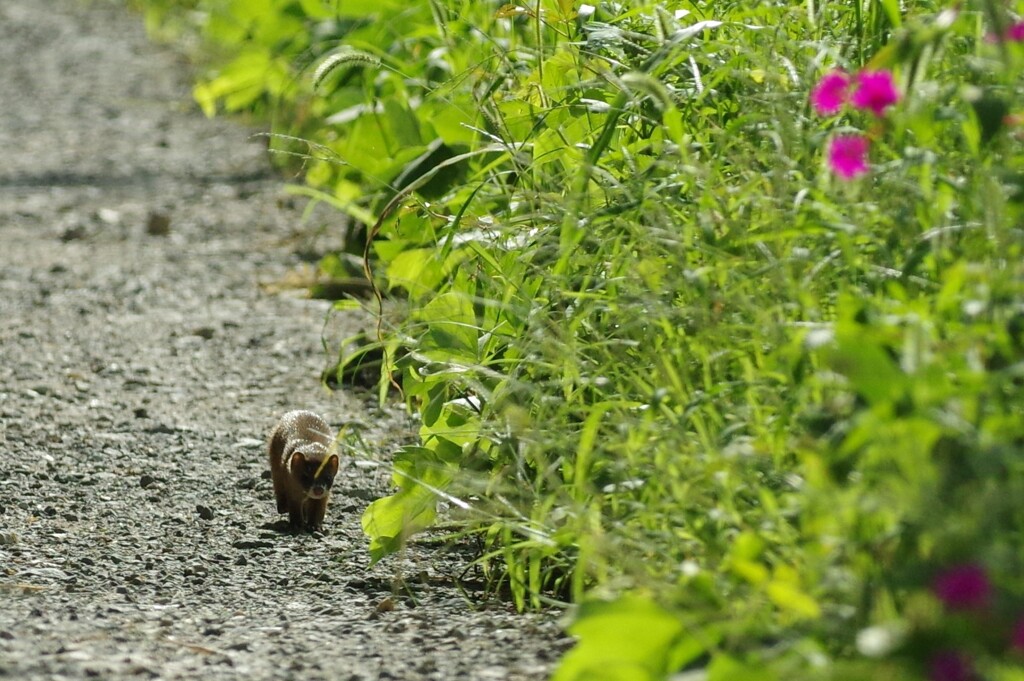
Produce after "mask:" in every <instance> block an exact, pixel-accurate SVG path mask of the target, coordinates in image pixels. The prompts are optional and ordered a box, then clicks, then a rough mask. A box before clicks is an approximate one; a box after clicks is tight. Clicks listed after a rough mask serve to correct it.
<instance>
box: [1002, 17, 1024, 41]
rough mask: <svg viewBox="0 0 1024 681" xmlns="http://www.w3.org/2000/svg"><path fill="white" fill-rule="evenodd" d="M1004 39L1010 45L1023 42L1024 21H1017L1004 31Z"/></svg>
mask: <svg viewBox="0 0 1024 681" xmlns="http://www.w3.org/2000/svg"><path fill="white" fill-rule="evenodd" d="M1006 39H1007V40H1008V41H1010V42H1011V43H1021V42H1024V21H1018V22H1017V23H1015V24H1014V25H1013V26H1011V27H1010V28H1008V29H1006Z"/></svg>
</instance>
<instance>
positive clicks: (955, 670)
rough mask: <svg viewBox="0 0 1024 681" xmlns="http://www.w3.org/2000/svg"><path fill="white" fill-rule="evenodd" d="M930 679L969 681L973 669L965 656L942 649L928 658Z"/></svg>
mask: <svg viewBox="0 0 1024 681" xmlns="http://www.w3.org/2000/svg"><path fill="white" fill-rule="evenodd" d="M928 678H929V680H930V681H971V679H973V678H974V670H973V669H971V662H970V660H968V659H967V658H966V657H964V656H963V655H961V654H960V653H957V652H955V651H952V650H943V651H941V652H938V653H935V654H934V655H932V657H931V659H930V660H928Z"/></svg>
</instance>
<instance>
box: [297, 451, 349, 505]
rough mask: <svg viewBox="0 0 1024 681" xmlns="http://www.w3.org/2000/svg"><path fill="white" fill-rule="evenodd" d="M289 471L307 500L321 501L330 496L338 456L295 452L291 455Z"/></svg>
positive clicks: (336, 471)
mask: <svg viewBox="0 0 1024 681" xmlns="http://www.w3.org/2000/svg"><path fill="white" fill-rule="evenodd" d="M289 469H290V470H291V474H292V475H293V476H294V477H295V479H296V480H298V481H299V484H300V485H301V486H302V490H303V491H304V492H305V493H306V497H307V498H308V499H323V498H324V497H326V496H327V495H328V494H330V492H331V485H333V484H334V476H335V475H337V474H338V455H337V454H331V455H330V456H326V455H324V454H323V453H322V452H306V453H304V452H303V451H297V452H295V453H294V454H292V458H291V462H290V465H289Z"/></svg>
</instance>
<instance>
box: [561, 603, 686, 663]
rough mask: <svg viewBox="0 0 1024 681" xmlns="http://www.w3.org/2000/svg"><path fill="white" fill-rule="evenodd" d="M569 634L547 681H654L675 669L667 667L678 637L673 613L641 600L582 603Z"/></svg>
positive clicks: (677, 622)
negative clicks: (571, 639)
mask: <svg viewBox="0 0 1024 681" xmlns="http://www.w3.org/2000/svg"><path fill="white" fill-rule="evenodd" d="M569 633H570V634H572V635H573V636H575V637H576V638H577V639H578V641H579V642H578V643H577V644H576V647H575V648H573V649H572V650H570V651H569V652H568V653H567V654H566V655H565V657H564V658H563V659H562V663H561V664H560V665H559V667H558V669H557V670H556V671H555V673H554V675H553V676H552V677H551V678H552V681H589V680H590V679H605V680H607V681H627V680H628V681H632V680H633V679H643V680H645V681H647V680H649V681H655V680H657V679H664V678H665V677H666V676H667V674H669V673H671V672H674V671H677V670H676V669H670V668H669V661H670V659H677V658H675V656H674V654H673V652H674V649H675V648H676V646H677V645H678V644H679V642H680V639H681V638H682V636H683V625H682V622H680V620H679V618H678V617H676V616H675V615H674V614H673V613H671V612H669V611H667V610H665V609H664V608H662V607H661V606H659V605H657V604H655V603H654V602H653V601H652V600H650V599H649V598H647V597H645V596H638V595H626V596H622V597H620V598H619V599H618V600H615V601H610V602H609V601H588V602H585V603H583V604H582V605H581V606H580V608H579V611H578V613H577V615H576V618H575V620H574V621H573V623H572V625H571V626H570V627H569Z"/></svg>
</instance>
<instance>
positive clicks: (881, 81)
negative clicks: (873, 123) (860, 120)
mask: <svg viewBox="0 0 1024 681" xmlns="http://www.w3.org/2000/svg"><path fill="white" fill-rule="evenodd" d="M855 85H856V88H855V89H854V91H853V96H852V97H851V98H850V101H851V102H852V103H853V105H854V106H855V107H857V108H858V109H870V110H871V111H872V112H873V113H874V114H875V115H876V116H881V115H882V114H883V113H885V109H886V108H887V107H890V106H892V105H893V104H895V103H896V102H898V101H899V98H900V93H899V92H897V91H896V82H895V81H894V80H893V79H892V73H890V72H889V71H861V72H860V73H858V74H857V81H856V83H855Z"/></svg>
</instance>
